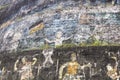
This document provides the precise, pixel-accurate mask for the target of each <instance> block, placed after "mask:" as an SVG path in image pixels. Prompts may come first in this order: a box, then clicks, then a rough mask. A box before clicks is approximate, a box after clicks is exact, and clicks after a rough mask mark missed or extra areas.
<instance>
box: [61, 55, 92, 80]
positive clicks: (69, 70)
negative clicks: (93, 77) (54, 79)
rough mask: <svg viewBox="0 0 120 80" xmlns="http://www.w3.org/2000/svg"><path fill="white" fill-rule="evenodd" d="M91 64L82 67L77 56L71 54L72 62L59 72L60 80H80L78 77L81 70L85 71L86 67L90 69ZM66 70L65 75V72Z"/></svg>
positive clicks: (64, 65) (63, 66) (62, 67)
mask: <svg viewBox="0 0 120 80" xmlns="http://www.w3.org/2000/svg"><path fill="white" fill-rule="evenodd" d="M90 66H91V64H90V63H88V64H87V65H83V66H81V65H80V64H79V63H78V62H77V58H76V54H75V53H72V54H71V61H70V62H67V63H65V64H63V65H62V66H61V67H60V70H59V80H80V77H79V75H78V70H79V69H84V68H85V67H90ZM64 68H66V72H65V75H63V70H64Z"/></svg>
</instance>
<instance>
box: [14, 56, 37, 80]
mask: <svg viewBox="0 0 120 80" xmlns="http://www.w3.org/2000/svg"><path fill="white" fill-rule="evenodd" d="M18 62H19V60H17V61H16V62H15V65H14V71H18V72H19V74H20V80H33V79H34V76H33V73H32V66H34V65H35V63H36V62H37V58H33V62H30V61H28V60H27V58H26V57H23V58H22V67H21V68H20V69H18V67H17V64H18Z"/></svg>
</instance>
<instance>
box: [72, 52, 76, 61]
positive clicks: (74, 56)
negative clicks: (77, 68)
mask: <svg viewBox="0 0 120 80" xmlns="http://www.w3.org/2000/svg"><path fill="white" fill-rule="evenodd" d="M71 60H72V61H76V54H75V53H73V54H71Z"/></svg>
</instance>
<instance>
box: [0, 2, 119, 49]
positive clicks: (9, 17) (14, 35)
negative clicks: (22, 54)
mask: <svg viewBox="0 0 120 80" xmlns="http://www.w3.org/2000/svg"><path fill="white" fill-rule="evenodd" d="M0 5H1V6H3V5H7V6H5V7H3V8H1V9H0V11H1V13H0V17H1V18H0V23H1V29H0V35H1V36H0V51H5V50H10V51H12V50H15V51H16V50H22V49H31V48H40V47H41V46H44V45H45V40H44V39H45V38H48V39H50V40H53V39H54V38H55V33H56V32H57V31H58V30H61V31H62V32H63V34H64V35H63V37H69V36H71V35H73V37H72V38H71V39H70V41H69V42H71V43H75V44H80V43H83V42H85V43H86V42H87V40H89V38H90V37H91V36H92V35H95V37H96V39H98V40H100V41H105V42H107V43H112V44H120V40H119V39H120V31H119V30H120V13H119V7H118V8H117V7H116V6H114V7H110V6H108V7H106V8H100V7H99V6H96V7H92V9H91V7H90V6H89V5H83V6H81V1H78V2H76V1H62V0H61V1H57V0H31V1H29V0H9V2H8V1H5V0H3V1H2V3H1V4H0ZM109 12H111V13H109ZM41 24H42V26H41Z"/></svg>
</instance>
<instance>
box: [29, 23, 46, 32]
mask: <svg viewBox="0 0 120 80" xmlns="http://www.w3.org/2000/svg"><path fill="white" fill-rule="evenodd" d="M43 28H44V24H43V23H40V24H38V25H37V26H35V27H33V28H32V29H30V32H29V33H30V34H33V33H35V32H36V31H38V30H41V29H43Z"/></svg>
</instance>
